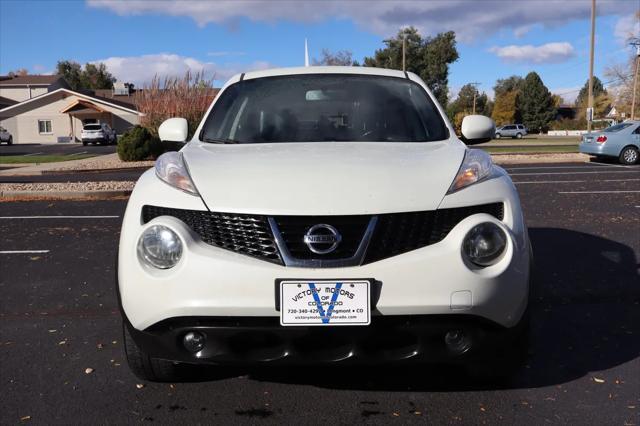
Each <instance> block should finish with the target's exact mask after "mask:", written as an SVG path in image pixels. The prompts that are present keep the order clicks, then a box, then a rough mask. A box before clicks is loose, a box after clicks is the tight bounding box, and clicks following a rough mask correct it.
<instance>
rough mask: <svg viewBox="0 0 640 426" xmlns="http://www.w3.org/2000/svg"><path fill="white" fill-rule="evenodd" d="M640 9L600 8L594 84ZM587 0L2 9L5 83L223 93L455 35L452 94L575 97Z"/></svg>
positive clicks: (623, 2)
mask: <svg viewBox="0 0 640 426" xmlns="http://www.w3.org/2000/svg"><path fill="white" fill-rule="evenodd" d="M637 9H638V2H637V1H635V0H598V20H597V28H596V35H597V42H596V66H595V71H596V75H598V76H600V77H602V79H603V80H606V78H604V76H603V71H604V68H605V67H606V66H609V65H611V64H613V63H617V62H624V61H626V60H627V58H628V56H629V53H630V52H631V50H630V49H629V47H628V46H627V45H626V44H625V43H624V37H625V35H628V34H629V33H630V32H631V33H633V32H634V31H635V32H636V33H637V31H638V22H637V19H636V18H635V17H634V15H633V13H634V11H635V10H637ZM589 13H590V1H589V0H572V1H569V0H564V1H557V0H534V1H519V2H516V1H510V2H507V1H499V0H486V1H483V0H475V1H474V0H449V1H422V2H421V1H360V0H353V1H331V0H329V1H324V2H323V1H319V0H300V1H297V2H292V1H290V0H280V1H273V0H272V1H268V0H247V1H216V2H207V1H197V2H174V1H166V0H165V1H130V2H125V1H122V0H88V1H86V2H83V1H79V0H78V1H55V0H49V1H28V0H27V1H24V0H23V1H17V0H16V1H13V0H0V74H6V73H7V72H9V71H11V70H15V69H18V68H26V69H28V70H29V72H31V73H48V72H51V71H52V70H54V69H55V64H56V61H57V60H59V59H72V60H75V61H78V62H80V63H85V62H94V61H103V62H105V63H106V64H107V66H108V67H109V69H110V71H111V72H112V73H113V74H114V75H116V77H118V79H122V80H125V81H132V82H135V83H136V84H137V85H138V86H141V85H142V84H144V82H145V81H148V80H149V79H150V78H151V77H152V76H153V75H154V74H156V73H158V74H161V75H162V74H182V73H183V72H184V70H186V69H187V68H191V69H193V70H200V69H203V70H205V71H206V72H207V73H208V75H209V76H213V75H215V76H216V82H217V83H218V84H221V83H222V82H223V81H224V80H225V79H227V78H228V77H230V76H231V75H233V74H234V73H236V72H243V71H247V70H251V69H260V68H266V67H275V66H296V65H302V63H303V43H304V38H305V37H306V38H308V40H309V48H310V56H311V57H318V56H320V51H321V49H322V48H327V49H329V50H333V51H336V50H340V49H348V50H351V51H352V52H353V56H354V58H355V59H357V60H359V61H362V58H363V57H364V56H367V55H372V54H373V52H374V51H375V49H377V48H380V47H382V45H383V44H382V40H384V39H385V37H388V36H390V35H393V34H395V33H396V32H397V30H398V28H399V27H401V26H403V25H415V26H416V27H418V28H419V29H420V31H421V33H423V34H424V35H433V34H435V33H437V32H439V31H447V30H454V31H456V34H457V35H458V50H459V53H460V59H459V60H458V61H457V62H456V63H455V64H453V65H452V67H451V70H450V78H449V86H450V89H451V90H452V91H453V92H455V91H456V90H457V89H458V88H459V87H460V86H462V85H464V84H465V83H467V82H471V81H477V82H480V83H481V86H480V89H481V90H483V91H487V92H488V93H489V94H490V95H491V94H492V89H491V88H492V86H493V85H494V83H495V81H496V79H498V78H504V77H508V76H510V75H512V74H518V75H523V76H524V75H526V73H528V72H529V71H532V70H535V71H537V72H538V73H539V74H540V75H541V76H542V79H543V81H544V82H545V84H546V85H547V87H549V88H550V89H551V90H552V91H554V92H556V93H561V94H563V96H564V97H565V98H567V99H568V100H570V99H573V98H574V97H575V96H576V94H577V89H579V88H580V87H581V86H582V84H584V82H585V80H586V79H587V76H588V53H589Z"/></svg>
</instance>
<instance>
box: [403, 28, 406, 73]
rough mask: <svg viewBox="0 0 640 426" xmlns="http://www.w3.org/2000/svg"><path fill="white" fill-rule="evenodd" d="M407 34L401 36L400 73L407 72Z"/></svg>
mask: <svg viewBox="0 0 640 426" xmlns="http://www.w3.org/2000/svg"><path fill="white" fill-rule="evenodd" d="M406 57H407V34H405V35H404V36H402V72H407V59H406Z"/></svg>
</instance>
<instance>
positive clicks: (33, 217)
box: [0, 216, 120, 219]
mask: <svg viewBox="0 0 640 426" xmlns="http://www.w3.org/2000/svg"><path fill="white" fill-rule="evenodd" d="M118 217H120V216H0V219H116V218H118Z"/></svg>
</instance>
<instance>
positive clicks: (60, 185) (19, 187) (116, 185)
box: [0, 180, 135, 192]
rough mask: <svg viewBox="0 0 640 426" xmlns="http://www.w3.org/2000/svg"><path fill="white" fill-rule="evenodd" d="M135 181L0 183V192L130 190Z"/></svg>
mask: <svg viewBox="0 0 640 426" xmlns="http://www.w3.org/2000/svg"><path fill="white" fill-rule="evenodd" d="M134 185H135V182H127V181H124V182H123V181H114V180H110V181H103V182H55V183H48V182H47V183H45V182H39V183H0V192H5V191H33V192H52V191H73V192H85V191H130V190H132V189H133V187H134Z"/></svg>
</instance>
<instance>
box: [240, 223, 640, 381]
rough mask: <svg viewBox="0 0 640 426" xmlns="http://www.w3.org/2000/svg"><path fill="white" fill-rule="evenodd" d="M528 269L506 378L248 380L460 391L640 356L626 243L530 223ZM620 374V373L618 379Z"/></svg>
mask: <svg viewBox="0 0 640 426" xmlns="http://www.w3.org/2000/svg"><path fill="white" fill-rule="evenodd" d="M529 234H530V237H531V241H532V245H533V250H534V259H535V273H534V284H533V288H532V296H531V309H532V321H531V338H530V344H529V354H528V357H527V363H526V365H525V366H524V367H522V368H521V369H520V370H519V371H518V373H517V374H516V375H515V376H514V377H512V378H511V379H510V380H509V381H508V382H494V383H491V382H482V383H480V382H473V381H472V380H470V379H469V377H468V376H467V375H466V374H464V373H463V372H462V371H461V369H460V368H452V367H426V366H422V365H413V366H410V365H407V366H390V365H381V366H369V367H366V366H355V367H319V366H318V367H306V368H304V367H297V368H291V367H287V368H273V367H269V368H261V369H257V370H254V371H251V372H250V377H251V378H252V379H254V380H260V381H269V382H281V383H296V384H309V385H314V386H319V387H324V388H331V389H359V390H385V391H466V390H481V389H517V388H532V387H542V386H550V385H558V384H562V383H566V382H569V381H572V380H575V379H578V378H581V377H584V376H585V375H587V374H590V373H591V372H595V371H601V370H607V369H610V368H613V367H616V366H618V365H620V364H623V363H626V362H628V361H631V360H634V359H635V358H637V357H638V356H639V355H640V338H639V336H640V280H639V276H638V260H637V258H636V254H635V253H634V251H633V249H632V248H630V247H628V246H626V245H624V244H621V243H618V242H615V241H611V240H608V239H605V238H601V237H597V236H594V235H590V234H585V233H581V232H575V231H570V230H566V229H556V228H530V229H529ZM620 379H621V380H623V379H624V378H620Z"/></svg>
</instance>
